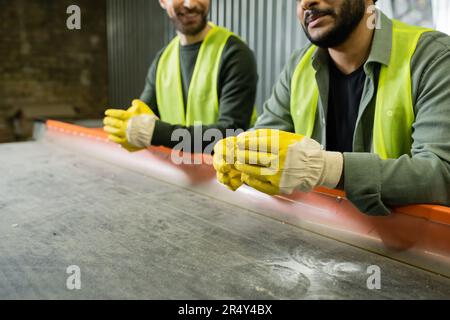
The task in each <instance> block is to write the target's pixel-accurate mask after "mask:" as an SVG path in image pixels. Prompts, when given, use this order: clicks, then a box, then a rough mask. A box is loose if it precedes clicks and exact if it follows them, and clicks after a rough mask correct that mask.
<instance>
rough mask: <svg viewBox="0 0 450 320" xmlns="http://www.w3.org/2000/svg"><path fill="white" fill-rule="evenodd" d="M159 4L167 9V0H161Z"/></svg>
mask: <svg viewBox="0 0 450 320" xmlns="http://www.w3.org/2000/svg"><path fill="white" fill-rule="evenodd" d="M159 5H160V6H161V8H163V9H164V10H166V0H159Z"/></svg>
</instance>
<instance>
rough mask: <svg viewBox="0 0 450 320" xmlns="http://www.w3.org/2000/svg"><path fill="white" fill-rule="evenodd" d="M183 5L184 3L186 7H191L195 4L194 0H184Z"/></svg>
mask: <svg viewBox="0 0 450 320" xmlns="http://www.w3.org/2000/svg"><path fill="white" fill-rule="evenodd" d="M183 5H184V7H185V8H189V9H190V8H192V6H193V5H194V1H192V0H184V3H183Z"/></svg>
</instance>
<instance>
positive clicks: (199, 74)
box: [156, 23, 234, 126]
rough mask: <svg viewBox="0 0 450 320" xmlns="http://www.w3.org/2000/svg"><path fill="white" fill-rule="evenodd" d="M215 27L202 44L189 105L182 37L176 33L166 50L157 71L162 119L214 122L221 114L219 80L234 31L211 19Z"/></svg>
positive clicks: (158, 99)
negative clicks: (182, 58) (183, 65)
mask: <svg viewBox="0 0 450 320" xmlns="http://www.w3.org/2000/svg"><path fill="white" fill-rule="evenodd" d="M210 26H211V27H212V29H211V30H210V31H209V32H208V34H207V36H206V38H205V39H204V40H203V43H202V45H201V47H200V51H199V54H198V58H197V63H196V64H195V68H194V73H193V74H192V79H191V82H190V85H189V93H188V95H187V100H188V101H187V104H186V107H185V103H184V98H183V87H182V82H181V70H180V39H179V37H175V39H173V40H172V42H171V43H170V44H169V45H168V46H167V48H166V49H165V50H164V52H163V54H162V55H161V58H160V60H159V63H158V67H157V72H156V98H157V103H158V111H159V114H160V117H161V120H162V121H164V122H168V123H170V124H179V125H184V126H192V125H194V124H199V123H201V124H203V125H211V124H214V123H215V122H217V120H218V117H219V97H218V92H217V88H218V86H217V83H218V78H219V71H220V70H219V68H220V62H221V60H222V59H221V58H222V53H223V50H224V48H225V45H226V43H227V41H228V39H229V38H230V37H231V36H232V35H234V34H233V33H232V32H231V31H228V30H227V29H224V28H221V27H218V26H215V25H213V24H212V23H210Z"/></svg>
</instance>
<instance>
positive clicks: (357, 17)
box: [302, 0, 366, 48]
mask: <svg viewBox="0 0 450 320" xmlns="http://www.w3.org/2000/svg"><path fill="white" fill-rule="evenodd" d="M365 10H366V6H365V1H364V0H344V3H343V4H342V6H341V8H340V10H339V15H338V14H337V13H336V10H333V9H326V10H319V9H317V10H315V9H313V10H311V11H312V13H313V14H314V15H324V14H328V15H330V16H332V17H333V18H334V19H335V21H336V25H335V26H334V27H333V29H331V30H330V31H328V32H327V33H325V34H324V35H322V36H320V37H317V38H315V39H314V38H312V36H311V35H310V33H309V31H308V24H307V23H306V20H305V25H304V24H303V23H302V27H303V30H304V31H305V34H306V36H307V37H308V39H309V41H311V43H313V44H314V45H316V46H318V47H320V48H333V47H337V46H339V45H340V44H342V43H344V42H345V41H346V40H347V39H348V38H349V36H350V35H351V34H352V32H353V31H354V30H355V28H356V27H357V26H358V24H359V23H360V22H361V20H362V19H363V18H364V15H365Z"/></svg>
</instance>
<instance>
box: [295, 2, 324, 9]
mask: <svg viewBox="0 0 450 320" xmlns="http://www.w3.org/2000/svg"><path fill="white" fill-rule="evenodd" d="M319 3H320V1H319V0H301V1H300V6H301V7H302V8H303V9H304V10H309V9H311V8H313V7H316V6H317V5H319Z"/></svg>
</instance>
